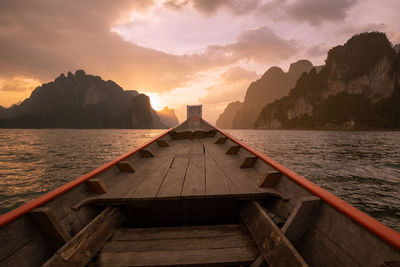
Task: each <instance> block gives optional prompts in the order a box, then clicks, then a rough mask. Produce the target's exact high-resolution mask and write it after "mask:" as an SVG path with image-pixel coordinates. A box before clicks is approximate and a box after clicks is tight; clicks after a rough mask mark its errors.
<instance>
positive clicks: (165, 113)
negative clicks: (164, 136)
mask: <svg viewBox="0 0 400 267" xmlns="http://www.w3.org/2000/svg"><path fill="white" fill-rule="evenodd" d="M157 114H158V116H159V117H160V120H161V122H162V123H163V124H164V125H165V126H167V127H168V128H172V127H175V126H177V125H178V124H179V121H178V117H177V116H176V114H175V110H173V109H172V108H171V109H170V108H168V107H164V108H163V109H162V110H161V111H157Z"/></svg>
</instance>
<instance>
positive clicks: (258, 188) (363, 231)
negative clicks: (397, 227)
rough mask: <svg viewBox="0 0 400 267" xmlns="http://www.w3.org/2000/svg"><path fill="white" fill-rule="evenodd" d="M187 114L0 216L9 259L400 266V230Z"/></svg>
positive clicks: (32, 262) (0, 252) (6, 262)
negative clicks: (115, 156) (146, 139)
mask: <svg viewBox="0 0 400 267" xmlns="http://www.w3.org/2000/svg"><path fill="white" fill-rule="evenodd" d="M191 111H192V112H191ZM188 114H189V118H188V120H187V121H185V122H184V123H182V124H181V125H179V126H177V127H176V128H174V129H170V130H168V131H166V132H165V133H163V134H162V135H160V136H159V137H157V138H155V139H154V140H152V141H150V142H148V143H146V144H144V145H142V146H140V147H139V148H137V149H135V150H134V151H132V152H130V153H128V154H126V155H124V156H122V157H120V158H118V159H115V160H113V161H111V162H109V163H108V164H106V165H104V166H102V167H100V168H98V169H96V170H94V171H92V172H90V173H88V174H86V175H84V176H82V177H80V178H78V179H76V180H73V181H72V182H70V183H68V184H66V185H63V186H61V187H59V188H57V189H55V190H54V191H52V192H50V193H48V194H46V195H44V196H42V197H39V198H38V199H36V200H33V201H31V202H29V203H27V204H26V205H24V206H22V207H19V208H17V209H15V210H13V211H11V212H9V213H7V214H5V215H3V216H1V217H0V227H1V228H0V241H1V245H0V266H38V265H42V266H85V265H88V266H178V265H179V266H186V265H193V266H214V265H215V266H220V265H221V266H248V265H251V266H268V265H270V266H308V265H309V266H399V263H400V234H399V233H397V232H396V231H394V230H392V229H390V228H389V227H387V226H385V225H383V224H381V223H379V222H378V221H376V220H375V219H373V218H371V217H369V216H368V215H366V214H365V213H363V212H361V211H360V210H358V209H356V208H354V207H353V206H351V205H350V204H348V203H346V202H345V201H343V200H340V199H339V198H337V197H335V196H334V195H332V194H330V193H328V192H327V191H325V190H324V189H322V188H320V187H318V186H316V185H315V184H313V183H312V182H310V181H308V180H307V179H305V178H303V177H301V176H299V175H298V174H296V173H294V172H293V171H291V170H289V169H287V168H286V167H284V166H282V165H280V164H279V163H277V162H275V161H273V160H272V159H270V158H268V157H267V156H265V155H263V154H261V153H260V152H258V151H256V150H255V149H253V148H250V147H248V146H246V145H244V144H242V143H241V142H240V141H238V140H237V139H235V138H234V137H232V136H230V135H228V134H227V133H225V132H224V131H222V130H220V129H218V128H216V127H213V126H212V125H210V124H209V123H207V122H206V121H204V120H203V119H201V110H200V112H199V108H196V107H194V108H193V107H189V112H188ZM193 114H194V115H193ZM196 114H197V115H196Z"/></svg>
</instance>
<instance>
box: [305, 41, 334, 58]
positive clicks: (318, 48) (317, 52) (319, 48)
mask: <svg viewBox="0 0 400 267" xmlns="http://www.w3.org/2000/svg"><path fill="white" fill-rule="evenodd" d="M328 50H329V47H328V46H327V45H326V44H325V43H319V44H315V45H312V46H310V47H309V48H307V50H306V56H308V57H320V56H326V55H327V53H328Z"/></svg>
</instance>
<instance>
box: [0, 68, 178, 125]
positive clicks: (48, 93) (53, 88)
mask: <svg viewBox="0 0 400 267" xmlns="http://www.w3.org/2000/svg"><path fill="white" fill-rule="evenodd" d="M177 123H178V119H177V118H176V116H175V113H174V111H173V110H169V109H167V110H166V111H165V110H164V111H162V112H160V113H158V112H157V111H155V110H154V109H153V108H152V107H151V104H150V99H149V97H148V96H147V95H144V94H139V93H138V92H137V91H124V90H123V89H122V88H121V87H120V86H119V85H118V84H116V83H115V82H113V81H110V80H109V81H104V80H103V79H102V78H100V77H99V76H93V75H87V74H86V73H85V71H83V70H77V71H76V72H75V74H73V73H71V72H68V74H67V76H65V75H64V74H61V75H60V76H59V77H58V78H56V79H55V80H54V81H52V82H49V83H46V84H43V85H41V86H39V87H37V88H36V89H35V90H34V91H33V92H32V94H31V96H30V97H29V98H27V99H25V100H24V101H23V102H21V103H20V104H16V105H13V106H12V107H10V108H4V107H0V127H2V128H127V129H130V128H146V129H152V128H169V127H173V126H175V125H176V124H177Z"/></svg>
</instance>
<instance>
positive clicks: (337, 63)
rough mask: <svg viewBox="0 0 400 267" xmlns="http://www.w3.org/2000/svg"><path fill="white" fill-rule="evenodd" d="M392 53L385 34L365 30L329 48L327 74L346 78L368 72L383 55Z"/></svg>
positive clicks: (391, 56)
mask: <svg viewBox="0 0 400 267" xmlns="http://www.w3.org/2000/svg"><path fill="white" fill-rule="evenodd" d="M394 54H395V51H394V49H393V47H392V45H391V43H390V41H389V40H388V39H387V37H386V34H384V33H381V32H365V33H360V34H356V35H354V36H353V37H351V38H350V39H349V40H348V41H347V42H346V43H345V44H344V45H339V46H336V47H334V48H332V49H330V50H329V52H328V58H327V60H326V67H327V70H328V72H329V75H331V76H333V77H338V78H341V79H345V80H347V79H351V78H354V77H356V76H360V75H363V74H366V73H368V72H369V71H370V70H372V69H373V68H374V67H375V66H376V65H377V64H378V63H379V62H380V61H382V60H383V59H384V58H385V57H387V58H394Z"/></svg>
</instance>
